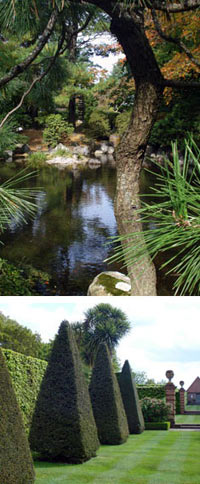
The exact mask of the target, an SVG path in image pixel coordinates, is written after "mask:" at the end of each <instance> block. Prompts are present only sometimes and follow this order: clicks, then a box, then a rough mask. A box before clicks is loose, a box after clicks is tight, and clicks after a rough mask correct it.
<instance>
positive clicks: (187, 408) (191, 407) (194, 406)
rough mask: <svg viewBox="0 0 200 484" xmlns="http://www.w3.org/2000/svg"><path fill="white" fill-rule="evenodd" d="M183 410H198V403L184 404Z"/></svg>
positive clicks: (199, 407)
mask: <svg viewBox="0 0 200 484" xmlns="http://www.w3.org/2000/svg"><path fill="white" fill-rule="evenodd" d="M185 410H186V411H187V412H191V411H198V412H200V405H186V407H185Z"/></svg>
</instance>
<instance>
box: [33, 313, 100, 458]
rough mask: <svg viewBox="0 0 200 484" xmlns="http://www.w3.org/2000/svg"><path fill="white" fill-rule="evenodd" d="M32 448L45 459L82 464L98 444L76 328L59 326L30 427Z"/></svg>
mask: <svg viewBox="0 0 200 484" xmlns="http://www.w3.org/2000/svg"><path fill="white" fill-rule="evenodd" d="M29 438H30V443H31V448H32V449H33V450H35V451H37V452H39V453H40V455H41V456H42V457H43V458H46V459H48V460H56V461H63V462H71V463H81V462H84V461H86V460H88V459H90V458H91V457H94V456H95V454H96V450H97V448H98V446H99V442H98V437H97V429H96V425H95V421H94V417H93V413H92V408H91V402H90V397H89V393H88V388H87V383H86V381H85V378H84V375H83V371H82V365H81V360H80V356H79V352H78V348H77V345H76V342H75V339H74V335H73V331H72V330H71V328H70V325H69V323H67V321H63V322H62V323H61V325H60V328H59V331H58V334H57V336H56V338H55V341H54V344H53V348H52V352H51V357H50V360H49V363H48V366H47V370H46V373H45V375H44V379H43V381H42V385H41V389H40V393H39V395H38V400H37V403H36V407H35V412H34V415H33V421H32V426H31V430H30V437H29Z"/></svg>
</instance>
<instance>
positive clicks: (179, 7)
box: [146, 0, 200, 13]
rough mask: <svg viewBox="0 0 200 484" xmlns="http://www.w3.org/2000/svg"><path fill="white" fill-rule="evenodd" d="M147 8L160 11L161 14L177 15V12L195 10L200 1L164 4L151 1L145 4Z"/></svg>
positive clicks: (185, 0)
mask: <svg viewBox="0 0 200 484" xmlns="http://www.w3.org/2000/svg"><path fill="white" fill-rule="evenodd" d="M146 3H147V6H148V8H150V9H151V10H152V8H154V9H155V10H161V11H162V12H167V13H179V12H186V11H188V10H196V9H197V8H199V7H200V0H183V1H180V2H171V3H170V2H166V1H162V2H160V1H159V0H152V1H148V2H146Z"/></svg>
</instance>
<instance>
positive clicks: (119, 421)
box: [89, 343, 129, 445]
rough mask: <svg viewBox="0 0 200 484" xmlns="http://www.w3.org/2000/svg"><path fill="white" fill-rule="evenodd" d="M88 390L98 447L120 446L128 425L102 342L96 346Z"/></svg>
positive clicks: (126, 436) (127, 433)
mask: <svg viewBox="0 0 200 484" xmlns="http://www.w3.org/2000/svg"><path fill="white" fill-rule="evenodd" d="M89 389H90V397H91V402H92V408H93V412H94V418H95V420H96V425H97V429H98V435H99V440H100V442H101V444H108V445H117V444H123V442H125V441H126V440H127V438H128V435H129V430H128V422H127V418H126V413H125V410H124V406H123V402H122V397H121V393H120V389H119V385H118V382H117V378H116V375H115V373H114V371H113V367H112V362H111V356H110V352H109V350H108V347H107V345H106V344H105V343H101V344H100V345H99V348H98V351H97V355H96V359H95V363H94V368H93V372H92V378H91V382H90V387H89Z"/></svg>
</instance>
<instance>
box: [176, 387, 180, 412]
mask: <svg viewBox="0 0 200 484" xmlns="http://www.w3.org/2000/svg"><path fill="white" fill-rule="evenodd" d="M175 396H176V415H180V413H181V402H180V392H179V390H177V391H176V393H175Z"/></svg>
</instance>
